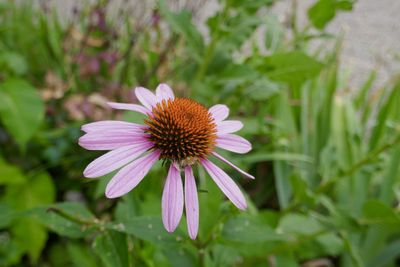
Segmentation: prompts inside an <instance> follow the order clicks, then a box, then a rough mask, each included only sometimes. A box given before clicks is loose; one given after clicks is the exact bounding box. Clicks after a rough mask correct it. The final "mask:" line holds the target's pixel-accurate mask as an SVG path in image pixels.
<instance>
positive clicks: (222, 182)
mask: <svg viewBox="0 0 400 267" xmlns="http://www.w3.org/2000/svg"><path fill="white" fill-rule="evenodd" d="M200 162H201V164H202V165H203V166H204V168H205V169H206V171H207V172H208V174H210V176H211V178H212V179H213V180H214V182H215V183H216V184H217V185H218V187H219V188H220V189H221V191H222V192H223V193H224V194H225V195H226V196H227V197H228V198H229V199H230V201H232V203H233V204H234V205H235V206H236V207H238V208H239V209H241V210H245V209H246V208H247V203H246V199H245V198H244V195H243V193H242V192H241V191H240V189H239V187H238V186H237V185H236V184H235V182H234V181H233V180H232V179H231V178H230V177H229V176H228V175H227V174H226V173H225V172H224V171H223V170H221V169H220V168H219V167H218V166H216V165H215V164H214V163H212V162H211V161H209V160H207V159H201V160H200Z"/></svg>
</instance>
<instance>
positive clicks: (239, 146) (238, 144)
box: [216, 134, 251, 154]
mask: <svg viewBox="0 0 400 267" xmlns="http://www.w3.org/2000/svg"><path fill="white" fill-rule="evenodd" d="M216 146H217V147H220V148H223V149H225V150H228V151H232V152H236V153H240V154H244V153H247V152H249V151H250V150H251V144H250V142H249V141H247V140H246V139H244V138H243V137H241V136H238V135H236V134H224V135H221V136H218V137H217V140H216Z"/></svg>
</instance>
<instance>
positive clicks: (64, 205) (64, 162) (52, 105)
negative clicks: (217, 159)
mask: <svg viewBox="0 0 400 267" xmlns="http://www.w3.org/2000/svg"><path fill="white" fill-rule="evenodd" d="M293 3H294V5H293V8H292V13H291V14H290V16H289V17H288V19H287V20H286V21H284V22H283V23H282V22H280V21H279V20H278V19H277V16H276V14H274V13H273V12H270V8H271V7H272V6H273V5H274V4H275V1H274V0H254V1H240V0H221V1H220V2H219V11H218V12H216V13H215V14H213V15H212V16H211V17H209V18H208V20H207V21H206V25H205V26H206V28H207V31H208V34H207V36H204V34H202V33H200V31H199V29H198V27H197V26H195V24H194V23H193V21H192V17H193V16H194V15H195V13H196V8H193V7H189V6H187V7H188V8H186V9H185V8H184V9H181V10H178V11H177V12H175V11H174V12H172V11H171V10H170V9H169V8H168V5H167V4H166V3H165V2H164V1H161V2H159V3H158V5H157V7H156V8H155V9H154V10H152V11H151V17H150V18H148V19H145V20H135V19H133V18H132V17H131V16H130V14H129V12H127V10H123V9H122V10H120V11H118V16H117V17H116V18H113V17H110V16H108V12H107V10H108V9H109V8H110V6H111V5H112V1H109V2H107V1H99V2H96V3H94V4H87V5H84V6H83V8H79V9H78V8H75V9H74V10H72V12H73V17H72V19H71V20H70V21H68V22H67V23H65V22H62V21H61V20H60V19H59V17H58V15H57V14H56V13H55V12H53V11H52V10H51V9H49V8H47V7H46V6H45V5H43V6H41V7H38V8H33V6H32V3H30V1H24V2H21V3H19V4H16V3H15V2H14V1H2V2H0V191H1V196H0V266H54V267H64V266H85V267H92V266H93V267H94V266H106V267H111V266H112V267H118V266H178V267H179V266H185V267H186V266H210V267H211V266H271V267H275V266H276V267H292V266H293V267H294V266H303V267H316V266H317V267H323V266H345V267H347V266H356V267H381V266H382V267H383V266H388V267H393V266H399V264H400V213H399V201H400V170H399V168H400V79H399V77H397V76H394V77H392V78H391V79H390V80H388V81H387V82H386V83H385V85H384V86H382V87H379V88H376V87H374V81H375V78H376V74H375V72H374V71H372V72H371V74H370V75H369V76H368V77H365V78H364V80H365V83H364V84H362V85H360V86H359V87H358V88H354V87H350V86H349V84H348V77H346V75H345V73H344V72H343V71H341V70H342V69H341V66H340V61H339V58H340V53H341V40H340V38H337V37H335V36H332V35H330V34H328V33H327V32H325V27H326V25H327V24H328V23H329V22H330V21H331V20H332V19H334V18H335V15H336V14H337V13H338V12H349V11H351V10H352V7H353V5H354V4H355V3H353V1H352V0H317V1H315V3H314V4H313V5H312V6H311V7H310V8H309V9H308V13H307V16H308V23H306V25H305V26H299V24H298V22H297V9H296V5H295V3H296V1H293ZM199 6H200V5H198V6H197V8H199ZM260 28H261V29H263V31H261V34H260ZM160 82H166V83H168V84H170V85H171V86H172V87H173V88H174V90H175V92H176V94H177V95H179V96H190V97H192V98H194V99H196V100H198V101H200V102H201V103H203V104H204V105H206V106H208V107H209V106H211V105H213V104H215V103H225V104H227V105H228V106H229V107H230V108H231V115H232V116H234V117H236V118H237V119H240V120H242V121H243V122H244V124H245V127H244V129H243V130H242V131H241V134H242V135H244V136H245V137H246V138H248V139H249V140H251V142H252V144H253V150H252V152H251V153H249V154H247V155H243V156H236V157H235V156H231V155H230V154H224V156H226V157H228V158H229V159H230V160H232V161H233V162H234V163H235V164H237V165H238V166H240V167H242V168H243V169H245V170H248V171H250V172H251V173H252V174H254V175H255V176H256V180H255V181H248V180H245V179H241V177H240V175H238V174H236V173H235V172H230V170H227V171H229V172H230V174H231V175H232V177H234V178H235V179H236V178H237V179H236V181H237V182H238V183H240V185H241V186H242V188H243V190H244V191H245V192H246V193H247V196H248V202H249V204H250V205H249V206H250V207H249V209H248V211H247V212H239V211H238V210H236V209H235V208H234V207H233V206H232V205H231V204H230V203H229V202H228V201H226V200H225V199H224V197H223V195H222V194H221V193H220V192H219V190H218V189H217V188H216V186H215V185H214V184H213V183H212V182H210V179H209V178H208V177H206V175H205V172H204V170H203V169H201V168H199V169H198V170H197V171H198V173H199V179H198V183H199V189H201V190H200V191H201V192H200V193H199V196H200V233H199V237H198V238H197V240H195V241H191V240H190V239H189V238H188V236H187V234H186V225H185V224H184V222H183V223H182V224H181V225H180V228H179V229H178V230H177V231H176V232H175V233H174V234H168V233H167V232H166V231H165V230H164V229H163V227H162V223H161V219H160V213H161V207H160V198H161V190H162V185H163V177H165V169H164V168H163V167H162V166H161V165H160V166H158V167H157V168H156V169H155V170H153V171H152V172H151V173H150V174H149V175H148V177H147V178H146V179H144V181H143V182H142V183H141V184H140V185H139V186H138V188H137V189H135V190H134V191H132V192H131V193H129V194H128V195H126V196H125V197H123V198H122V199H117V200H115V199H113V200H111V199H106V198H105V197H104V193H103V192H104V187H105V184H106V182H107V181H108V180H109V178H110V176H106V177H103V178H100V179H97V180H85V179H83V176H82V171H83V169H84V167H85V166H86V165H87V164H88V163H89V162H90V161H91V160H93V159H94V158H95V157H97V156H98V155H99V154H98V153H95V152H87V151H85V150H83V149H82V148H80V147H79V146H78V145H77V138H78V137H79V136H80V135H81V132H80V126H81V125H82V124H83V123H85V122H89V121H96V120H102V119H111V118H123V119H126V120H129V121H140V120H141V119H142V117H140V116H138V115H137V114H134V113H130V112H126V113H120V112H112V111H111V110H110V109H108V108H107V107H106V105H105V103H106V102H107V101H121V102H136V101H137V99H135V96H134V95H133V94H132V91H131V89H132V88H133V87H134V86H137V85H141V86H145V87H148V88H155V86H156V85H157V84H158V83H160Z"/></svg>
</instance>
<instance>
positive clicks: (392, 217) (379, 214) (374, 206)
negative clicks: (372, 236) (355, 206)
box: [361, 200, 400, 226]
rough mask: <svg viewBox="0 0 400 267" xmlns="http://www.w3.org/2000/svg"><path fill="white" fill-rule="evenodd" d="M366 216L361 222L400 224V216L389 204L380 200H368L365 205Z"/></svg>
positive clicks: (364, 213)
mask: <svg viewBox="0 0 400 267" xmlns="http://www.w3.org/2000/svg"><path fill="white" fill-rule="evenodd" d="M363 215H364V218H363V219H361V222H363V223H367V224H383V225H387V226H400V216H399V215H398V214H397V213H396V212H395V211H394V210H393V209H392V208H390V207H389V206H388V205H386V204H385V203H383V202H381V201H379V200H368V201H367V202H365V204H364V207H363Z"/></svg>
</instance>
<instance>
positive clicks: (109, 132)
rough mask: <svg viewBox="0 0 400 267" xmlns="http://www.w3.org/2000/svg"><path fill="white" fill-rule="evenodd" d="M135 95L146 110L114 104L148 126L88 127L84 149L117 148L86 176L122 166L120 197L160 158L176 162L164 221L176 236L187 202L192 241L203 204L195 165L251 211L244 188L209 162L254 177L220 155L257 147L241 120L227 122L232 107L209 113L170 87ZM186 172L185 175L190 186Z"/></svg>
mask: <svg viewBox="0 0 400 267" xmlns="http://www.w3.org/2000/svg"><path fill="white" fill-rule="evenodd" d="M135 94H136V96H137V98H138V100H139V101H140V102H141V103H142V105H143V106H141V105H136V104H123V103H114V102H112V103H108V104H109V105H110V107H112V108H114V109H122V110H131V111H136V112H140V113H143V114H145V115H146V116H147V118H146V119H145V120H144V125H140V124H135V123H130V122H124V121H99V122H93V123H89V124H86V125H83V126H82V130H83V131H84V132H86V134H85V135H84V136H82V137H81V138H80V139H79V144H80V145H81V146H82V147H84V148H86V149H88V150H111V151H110V152H108V153H106V154H104V155H103V156H101V157H99V158H97V159H96V160H94V161H93V162H92V163H90V164H89V165H88V166H87V168H86V169H85V170H84V172H83V174H84V176H85V177H88V178H94V177H99V176H103V175H105V174H107V173H110V172H112V171H114V170H116V169H118V168H121V167H122V168H121V169H120V170H119V171H118V173H117V174H116V175H115V176H114V177H113V178H112V179H111V181H110V182H109V183H108V184H107V188H106V196H107V197H108V198H116V197H120V196H122V195H124V194H126V193H128V192H129V191H131V190H132V189H133V188H134V187H135V186H137V185H138V184H139V183H140V181H141V180H142V179H143V178H144V176H145V175H146V174H147V173H148V171H149V170H150V168H151V167H152V166H153V165H154V164H155V163H156V161H157V160H163V161H166V162H168V163H170V165H169V170H168V175H167V179H166V181H165V186H164V191H163V195H162V219H163V223H164V226H165V228H166V229H167V231H168V232H173V231H174V230H175V228H176V227H177V226H178V224H179V221H180V219H181V217H182V213H183V203H184V202H185V203H186V220H187V225H188V232H189V235H190V237H191V238H192V239H195V238H196V236H197V232H198V227H199V203H198V198H197V188H196V181H195V178H194V175H193V169H192V166H193V165H194V164H197V163H200V164H201V165H202V166H203V167H204V168H205V169H206V171H207V172H208V173H209V175H210V176H211V178H212V179H213V180H214V182H215V183H216V184H217V185H218V187H219V188H220V189H221V190H222V192H223V193H224V194H225V195H226V196H227V197H228V198H229V199H230V200H231V201H232V203H233V204H234V205H235V206H236V207H238V208H239V209H241V210H244V209H246V208H247V204H246V200H245V197H244V195H243V194H242V192H241V191H240V189H239V187H238V186H237V185H236V184H235V183H234V182H233V181H232V179H231V178H230V177H229V176H228V175H227V174H226V173H225V172H224V171H223V170H222V169H220V168H219V167H217V166H216V165H215V164H214V163H212V162H211V161H210V160H209V159H208V158H209V157H210V156H214V157H215V158H217V159H219V160H221V161H223V162H225V163H226V164H228V165H229V166H231V167H232V168H234V169H235V170H237V171H238V172H240V173H241V174H243V175H245V176H246V177H249V178H251V179H254V177H253V176H252V175H250V174H248V173H246V172H244V171H243V170H241V169H239V168H238V167H237V166H235V165H234V164H233V163H231V162H229V161H228V160H226V159H225V158H223V157H222V156H221V155H219V154H218V153H217V152H215V147H218V148H222V149H225V150H228V151H232V152H236V153H241V154H242V153H247V152H248V151H250V150H251V144H250V143H249V142H248V141H247V140H246V139H244V138H242V137H240V136H238V135H235V134H232V133H234V132H236V131H238V130H240V129H241V128H242V127H243V124H242V123H241V122H240V121H237V120H225V119H226V118H227V117H228V114H229V109H228V107H227V106H225V105H215V106H212V107H211V108H210V109H208V110H207V109H206V108H205V107H204V106H203V105H201V104H199V103H197V102H195V101H193V100H191V99H187V98H175V97H174V93H173V92H172V90H171V88H170V87H169V86H168V85H166V84H160V85H159V86H158V87H157V89H156V94H155V95H154V94H153V93H152V92H151V91H149V90H148V89H145V88H143V87H138V88H136V89H135ZM142 154H144V155H143V156H141V155H142ZM140 156H141V157H140ZM181 172H184V175H185V186H184V187H185V188H183V184H182V180H181Z"/></svg>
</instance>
